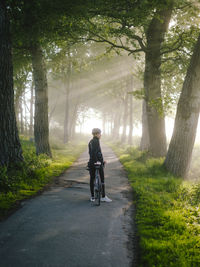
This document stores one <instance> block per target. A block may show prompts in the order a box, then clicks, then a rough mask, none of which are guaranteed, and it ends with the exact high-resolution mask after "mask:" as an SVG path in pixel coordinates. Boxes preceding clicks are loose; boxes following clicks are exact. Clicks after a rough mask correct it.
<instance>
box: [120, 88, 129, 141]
mask: <svg viewBox="0 0 200 267" xmlns="http://www.w3.org/2000/svg"><path fill="white" fill-rule="evenodd" d="M127 118H128V94H127V92H126V95H125V100H124V114H123V132H122V136H121V142H122V143H125V142H126V127H127Z"/></svg>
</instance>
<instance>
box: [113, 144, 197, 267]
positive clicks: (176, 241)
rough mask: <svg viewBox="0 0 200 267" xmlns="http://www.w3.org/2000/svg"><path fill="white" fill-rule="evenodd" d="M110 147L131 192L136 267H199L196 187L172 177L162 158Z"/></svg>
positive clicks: (128, 149)
mask: <svg viewBox="0 0 200 267" xmlns="http://www.w3.org/2000/svg"><path fill="white" fill-rule="evenodd" d="M111 147H112V148H113V150H114V151H115V153H116V154H117V155H118V156H119V158H120V161H121V162H122V164H123V166H124V168H125V170H126V171H127V173H128V178H129V181H130V184H131V186H132V188H133V192H134V202H135V205H136V222H137V227H138V234H139V238H140V241H139V246H140V266H145V267H146V266H151V267H153V266H156V267H158V266H162V267H164V266H166V267H167V266H176V267H190V266H200V184H199V183H192V182H189V181H183V180H182V179H178V178H174V177H173V176H172V175H171V174H169V173H167V172H166V171H165V169H164V167H163V160H164V159H162V158H160V159H154V158H149V157H148V154H147V153H144V152H140V151H138V150H137V149H134V148H130V147H129V148H125V149H124V148H122V147H120V146H119V144H117V145H113V144H112V145H111Z"/></svg>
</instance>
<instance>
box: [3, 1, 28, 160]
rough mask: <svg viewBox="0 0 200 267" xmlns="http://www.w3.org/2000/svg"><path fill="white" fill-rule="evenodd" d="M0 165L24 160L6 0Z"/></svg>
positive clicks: (4, 11) (4, 7)
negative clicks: (17, 117) (16, 106)
mask: <svg viewBox="0 0 200 267" xmlns="http://www.w3.org/2000/svg"><path fill="white" fill-rule="evenodd" d="M0 129H1V130H0V165H10V164H11V163H12V164H14V163H16V162H19V161H22V160H23V156H22V149H21V144H20V141H19V136H18V131H17V123H16V118H15V108H14V90H13V66H12V55H11V40H10V32H9V20H8V16H7V9H6V2H5V1H4V0H1V1H0Z"/></svg>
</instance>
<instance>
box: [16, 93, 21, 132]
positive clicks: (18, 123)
mask: <svg viewBox="0 0 200 267" xmlns="http://www.w3.org/2000/svg"><path fill="white" fill-rule="evenodd" d="M15 114H16V121H17V127H18V129H19V127H20V119H19V116H20V94H19V93H18V90H16V95H15Z"/></svg>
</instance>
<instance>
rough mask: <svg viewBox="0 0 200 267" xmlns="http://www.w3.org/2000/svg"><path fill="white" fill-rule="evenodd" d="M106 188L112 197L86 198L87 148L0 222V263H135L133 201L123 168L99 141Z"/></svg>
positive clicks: (99, 266) (80, 266) (110, 266)
mask: <svg viewBox="0 0 200 267" xmlns="http://www.w3.org/2000/svg"><path fill="white" fill-rule="evenodd" d="M103 154H104V158H105V160H106V161H107V162H108V163H107V166H106V168H105V183H106V194H107V195H108V197H110V198H111V199H112V200H113V202H111V203H102V204H101V206H100V207H98V206H94V204H91V203H90V202H89V198H90V193H89V174H88V171H87V170H85V166H86V163H87V161H88V153H87V152H84V153H83V154H82V155H81V157H80V158H79V160H77V161H76V162H75V163H74V165H73V166H72V167H71V168H69V169H68V170H67V171H66V172H65V173H64V174H63V175H61V177H60V178H59V181H57V184H54V185H53V186H52V187H51V188H50V189H49V190H47V191H45V192H44V193H43V194H42V195H40V196H37V197H35V198H33V199H30V200H27V201H24V202H23V203H22V206H23V207H22V208H21V209H19V210H18V211H16V212H15V213H14V214H13V215H12V216H10V217H9V218H8V219H7V220H5V221H3V222H1V223H0V266H1V267H7V266H9V267H18V266H19V267H23V266H24V267H25V266H26V267H40V266H41V267H43V266H44V267H51V266H52V267H54V266H55V267H56V266H58V267H62V266H66V267H129V266H137V264H136V263H135V262H136V261H137V257H136V253H134V250H135V248H136V243H137V242H136V240H135V233H136V231H135V226H134V223H133V216H134V206H133V205H132V199H131V195H132V193H131V191H130V187H129V185H128V180H127V177H126V173H125V171H124V170H123V168H122V165H121V164H120V162H119V161H118V159H117V157H116V156H115V155H114V153H113V152H112V150H111V149H110V148H108V147H107V146H103Z"/></svg>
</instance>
